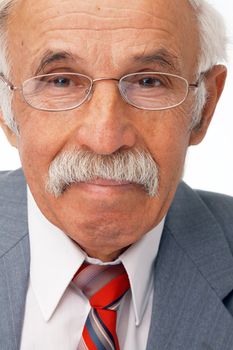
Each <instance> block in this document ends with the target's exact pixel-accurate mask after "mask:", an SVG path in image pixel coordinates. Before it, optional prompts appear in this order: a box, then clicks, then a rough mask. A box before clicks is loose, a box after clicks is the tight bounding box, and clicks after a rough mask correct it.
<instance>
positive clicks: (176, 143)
mask: <svg viewBox="0 0 233 350" xmlns="http://www.w3.org/2000/svg"><path fill="white" fill-rule="evenodd" d="M189 123H190V118H189V117H187V115H186V114H185V112H184V111H182V110H180V113H177V114H175V113H174V112H169V113H164V118H163V116H162V117H161V118H158V119H157V120H155V119H154V122H152V123H150V125H149V126H148V125H147V126H146V127H145V128H144V132H145V135H146V136H145V140H148V142H145V143H146V145H147V147H148V150H149V151H150V153H151V154H152V156H153V158H154V159H155V161H156V162H157V164H158V166H159V169H160V188H161V187H163V186H165V185H166V186H169V185H172V184H174V182H177V183H178V181H179V180H180V177H181V176H182V172H183V166H184V161H185V156H186V151H187V148H188V145H189V138H190V131H189Z"/></svg>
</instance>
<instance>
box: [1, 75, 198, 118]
mask: <svg viewBox="0 0 233 350" xmlns="http://www.w3.org/2000/svg"><path fill="white" fill-rule="evenodd" d="M202 78H203V75H200V78H199V79H198V81H197V82H196V83H195V84H189V83H188V81H187V80H186V79H185V78H183V77H180V76H178V75H174V74H170V73H161V72H139V73H131V74H127V75H124V76H123V77H121V78H120V79H117V78H97V79H92V78H90V77H88V76H87V75H84V74H79V73H70V72H59V73H50V74H44V75H38V76H35V77H33V78H30V79H27V80H25V81H24V82H23V83H22V85H21V86H19V87H17V86H14V85H13V84H12V83H11V82H9V81H8V80H7V79H6V78H5V77H4V76H3V75H2V74H0V79H1V80H2V81H3V82H4V83H5V84H6V85H7V86H8V88H9V89H10V90H11V91H16V90H19V91H20V92H21V93H22V95H23V98H24V100H25V101H26V103H27V104H28V105H30V106H31V107H33V108H35V109H38V110H42V111H51V112H59V111H66V110H71V109H74V108H77V107H79V106H81V105H82V104H83V103H84V102H85V101H87V100H88V99H90V97H91V96H92V93H93V86H94V83H96V82H99V81H104V80H113V81H116V82H118V89H119V92H120V94H121V96H122V98H123V99H124V100H125V101H126V102H127V103H128V104H130V105H132V106H134V107H136V108H139V109H143V110H148V111H160V110H165V109H169V108H174V107H177V106H179V105H180V104H182V103H183V102H184V101H185V99H186V98H187V96H188V93H189V89H196V88H198V87H199V85H200V82H201V80H202Z"/></svg>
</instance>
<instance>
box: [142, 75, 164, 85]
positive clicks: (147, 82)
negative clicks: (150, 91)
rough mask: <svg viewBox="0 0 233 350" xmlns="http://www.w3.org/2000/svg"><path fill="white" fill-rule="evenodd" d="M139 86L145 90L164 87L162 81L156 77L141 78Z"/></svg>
mask: <svg viewBox="0 0 233 350" xmlns="http://www.w3.org/2000/svg"><path fill="white" fill-rule="evenodd" d="M138 83H139V85H140V86H142V87H145V88H154V87H161V86H164V83H163V81H162V79H160V78H158V77H151V76H148V77H143V78H141V79H139V81H138Z"/></svg>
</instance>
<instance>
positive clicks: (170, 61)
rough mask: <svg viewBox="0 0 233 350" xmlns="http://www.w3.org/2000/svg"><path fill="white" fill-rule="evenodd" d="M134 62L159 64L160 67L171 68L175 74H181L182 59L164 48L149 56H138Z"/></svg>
mask: <svg viewBox="0 0 233 350" xmlns="http://www.w3.org/2000/svg"><path fill="white" fill-rule="evenodd" d="M134 60H135V61H136V62H139V63H158V64H159V65H160V66H162V67H165V68H169V69H170V70H172V71H174V72H180V66H181V64H180V59H179V58H178V57H177V56H175V55H174V54H172V53H171V52H169V51H168V50H167V49H164V48H162V49H158V50H156V51H155V52H152V53H150V54H148V55H145V54H142V55H136V56H134Z"/></svg>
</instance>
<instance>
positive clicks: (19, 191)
mask: <svg viewBox="0 0 233 350" xmlns="http://www.w3.org/2000/svg"><path fill="white" fill-rule="evenodd" d="M27 234H28V228H27V192H26V181H25V178H24V175H23V172H22V170H21V169H19V170H16V171H3V172H0V236H1V240H0V257H1V256H2V255H4V254H5V253H6V252H7V251H8V250H9V249H11V247H13V246H15V245H16V244H17V242H19V241H20V240H21V239H23V237H24V236H25V235H27Z"/></svg>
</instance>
